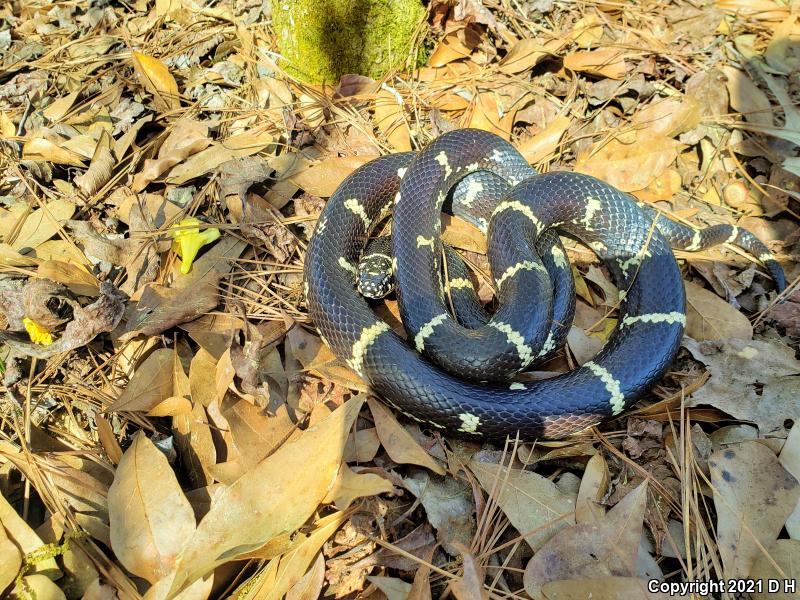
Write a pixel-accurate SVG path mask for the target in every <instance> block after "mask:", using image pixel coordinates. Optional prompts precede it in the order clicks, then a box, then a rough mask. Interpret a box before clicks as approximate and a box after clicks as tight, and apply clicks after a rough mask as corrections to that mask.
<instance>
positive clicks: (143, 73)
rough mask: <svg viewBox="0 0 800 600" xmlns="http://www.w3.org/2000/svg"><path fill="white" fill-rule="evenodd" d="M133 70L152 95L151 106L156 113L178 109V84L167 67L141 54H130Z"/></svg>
mask: <svg viewBox="0 0 800 600" xmlns="http://www.w3.org/2000/svg"><path fill="white" fill-rule="evenodd" d="M131 58H132V60H133V69H134V71H136V74H137V75H138V76H139V80H140V81H141V82H142V85H143V86H144V88H145V89H146V90H147V91H148V92H150V93H151V94H152V95H153V105H154V107H155V109H156V110H157V111H158V112H161V113H163V112H168V111H170V110H175V109H178V108H180V106H181V99H180V92H179V91H178V84H177V83H176V82H175V78H174V77H173V76H172V74H171V73H170V72H169V69H168V68H167V66H166V65H165V64H164V63H163V62H161V61H160V60H158V59H157V58H154V57H152V56H147V55H146V54H142V53H141V52H133V53H132V57H131Z"/></svg>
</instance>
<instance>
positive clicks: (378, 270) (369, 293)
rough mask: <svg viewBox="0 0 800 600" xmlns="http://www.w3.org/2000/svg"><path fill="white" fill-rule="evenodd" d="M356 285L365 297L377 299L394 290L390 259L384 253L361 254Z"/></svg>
mask: <svg viewBox="0 0 800 600" xmlns="http://www.w3.org/2000/svg"><path fill="white" fill-rule="evenodd" d="M356 287H357V288H358V291H359V293H360V294H361V295H362V296H364V297H365V298H372V299H374V300H378V299H380V298H383V297H384V296H387V295H389V294H390V293H391V292H392V291H393V290H394V273H393V271H392V261H391V259H390V258H389V257H388V256H386V255H385V254H369V255H366V256H363V257H362V258H361V261H360V262H359V263H358V277H357V279H356Z"/></svg>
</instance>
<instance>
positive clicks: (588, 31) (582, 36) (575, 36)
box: [569, 15, 603, 48]
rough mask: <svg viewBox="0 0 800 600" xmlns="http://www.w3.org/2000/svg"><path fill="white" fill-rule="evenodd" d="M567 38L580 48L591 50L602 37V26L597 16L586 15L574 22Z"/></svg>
mask: <svg viewBox="0 0 800 600" xmlns="http://www.w3.org/2000/svg"><path fill="white" fill-rule="evenodd" d="M569 37H571V38H572V40H573V41H574V42H575V44H576V45H577V46H578V47H580V48H591V47H592V46H595V45H597V44H598V43H599V42H600V40H601V39H602V37H603V25H602V23H601V21H600V19H599V18H598V17H597V15H587V16H585V17H581V18H580V19H578V20H577V21H575V25H574V26H573V27H572V31H570V35H569Z"/></svg>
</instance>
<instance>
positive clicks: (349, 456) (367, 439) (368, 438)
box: [343, 427, 381, 463]
mask: <svg viewBox="0 0 800 600" xmlns="http://www.w3.org/2000/svg"><path fill="white" fill-rule="evenodd" d="M380 445H381V442H380V439H379V438H378V431H377V429H375V428H374V427H370V428H369V429H359V430H358V431H356V432H355V434H353V433H352V432H351V433H350V435H349V436H348V437H347V446H345V448H344V458H343V460H344V462H347V463H350V462H355V463H366V462H370V461H371V460H372V459H373V458H375V455H376V454H377V453H378V448H379V447H380Z"/></svg>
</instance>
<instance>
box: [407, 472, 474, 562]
mask: <svg viewBox="0 0 800 600" xmlns="http://www.w3.org/2000/svg"><path fill="white" fill-rule="evenodd" d="M402 481H403V487H405V488H406V489H407V490H408V491H409V492H411V493H412V494H413V495H414V496H415V497H416V498H418V499H419V502H420V504H422V507H423V508H424V509H425V514H426V516H427V518H428V523H430V524H431V525H432V526H433V528H434V529H435V530H436V540H437V541H438V542H439V543H440V544H441V545H442V547H443V548H444V549H445V551H447V552H448V553H450V554H457V553H458V550H457V545H458V544H463V545H466V544H469V543H470V542H471V540H472V538H473V537H474V535H475V517H474V516H473V513H474V512H475V501H474V499H473V497H472V490H471V488H470V487H469V486H468V485H467V484H466V483H464V482H463V481H458V480H456V479H454V478H452V477H439V476H436V475H430V474H429V473H428V472H427V471H423V470H422V469H416V470H414V471H413V473H412V475H411V476H410V477H406V478H404V479H403V480H402Z"/></svg>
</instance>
